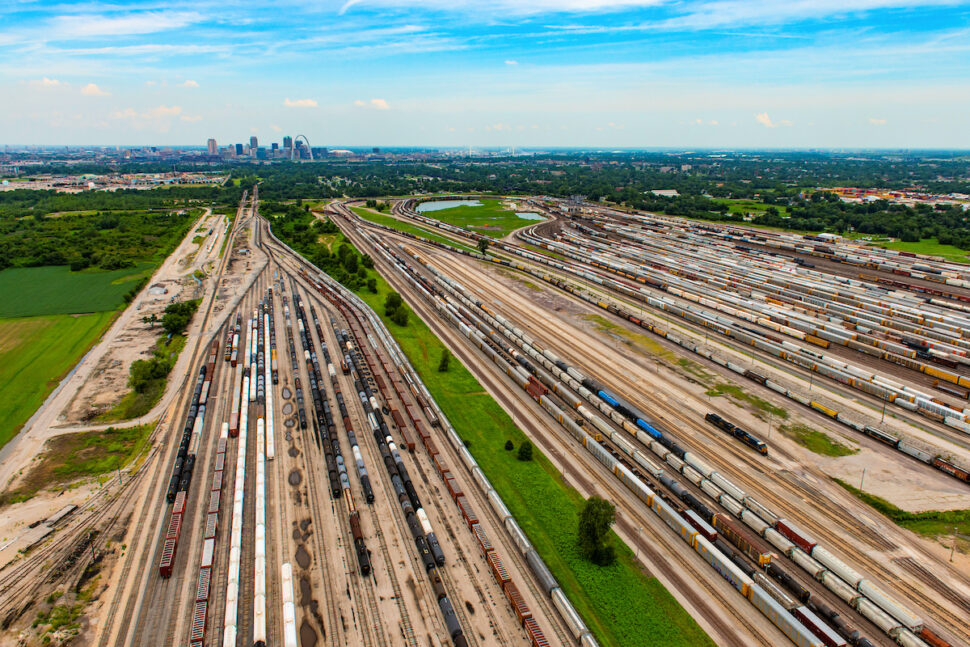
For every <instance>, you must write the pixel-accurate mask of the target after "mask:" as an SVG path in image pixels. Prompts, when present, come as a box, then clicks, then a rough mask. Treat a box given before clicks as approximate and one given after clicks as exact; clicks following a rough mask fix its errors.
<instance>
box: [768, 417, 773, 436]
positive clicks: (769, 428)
mask: <svg viewBox="0 0 970 647" xmlns="http://www.w3.org/2000/svg"><path fill="white" fill-rule="evenodd" d="M771 418H772V412H771V411H769V412H768V438H771Z"/></svg>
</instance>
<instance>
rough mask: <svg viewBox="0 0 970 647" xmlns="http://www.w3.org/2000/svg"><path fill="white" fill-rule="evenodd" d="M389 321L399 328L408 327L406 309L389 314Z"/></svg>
mask: <svg viewBox="0 0 970 647" xmlns="http://www.w3.org/2000/svg"><path fill="white" fill-rule="evenodd" d="M391 321H393V322H394V323H396V324H397V325H399V326H401V327H402V328H403V327H404V326H406V325H408V309H407V308H405V307H404V306H401V307H399V308H398V309H397V310H395V311H394V313H393V314H391Z"/></svg>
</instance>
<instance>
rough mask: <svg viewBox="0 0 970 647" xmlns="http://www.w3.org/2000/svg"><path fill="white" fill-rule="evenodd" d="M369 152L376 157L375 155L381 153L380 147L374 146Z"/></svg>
mask: <svg viewBox="0 0 970 647" xmlns="http://www.w3.org/2000/svg"><path fill="white" fill-rule="evenodd" d="M370 152H372V153H374V154H375V155H376V154H377V153H380V152H381V147H380V146H375V147H374V148H372V149H370Z"/></svg>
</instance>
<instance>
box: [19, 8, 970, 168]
mask: <svg viewBox="0 0 970 647" xmlns="http://www.w3.org/2000/svg"><path fill="white" fill-rule="evenodd" d="M0 12H2V14H0V15H2V18H0V145H2V144H8V145H22V144H39V145H58V144H66V145H84V144H104V145H158V146H164V145H204V144H205V141H206V139H207V138H209V137H214V138H216V139H217V141H218V142H219V144H220V145H226V144H231V143H236V142H248V140H249V137H250V136H252V135H255V136H257V137H258V138H259V140H260V143H261V144H265V143H269V142H272V141H280V140H281V138H282V136H283V135H286V134H289V135H293V136H295V135H298V134H302V135H305V136H306V137H307V138H308V139H309V141H310V142H311V144H312V145H313V146H329V147H332V148H334V147H342V146H474V147H517V148H522V149H528V148H533V149H535V148H549V147H559V146H562V147H586V148H604V149H609V148H621V147H623V148H651V147H674V148H836V149H840V148H947V149H953V148H960V149H963V148H970V1H955V0H954V1H948V0H336V1H331V0H275V1H261V2H260V1H255V0H219V2H214V1H213V0H191V1H188V0H164V1H163V0H124V1H122V0H105V1H103V2H101V1H89V0H82V1H78V2H74V1H71V0H63V1H60V2H59V1H58V0H4V2H3V4H2V6H0Z"/></svg>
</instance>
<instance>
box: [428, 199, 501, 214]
mask: <svg viewBox="0 0 970 647" xmlns="http://www.w3.org/2000/svg"><path fill="white" fill-rule="evenodd" d="M483 206H485V205H483V204H482V203H481V202H479V201H478V200H435V201H433V202H422V203H421V204H419V205H418V212H419V213H424V212H425V211H441V210H442V209H454V208H455V207H483Z"/></svg>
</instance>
